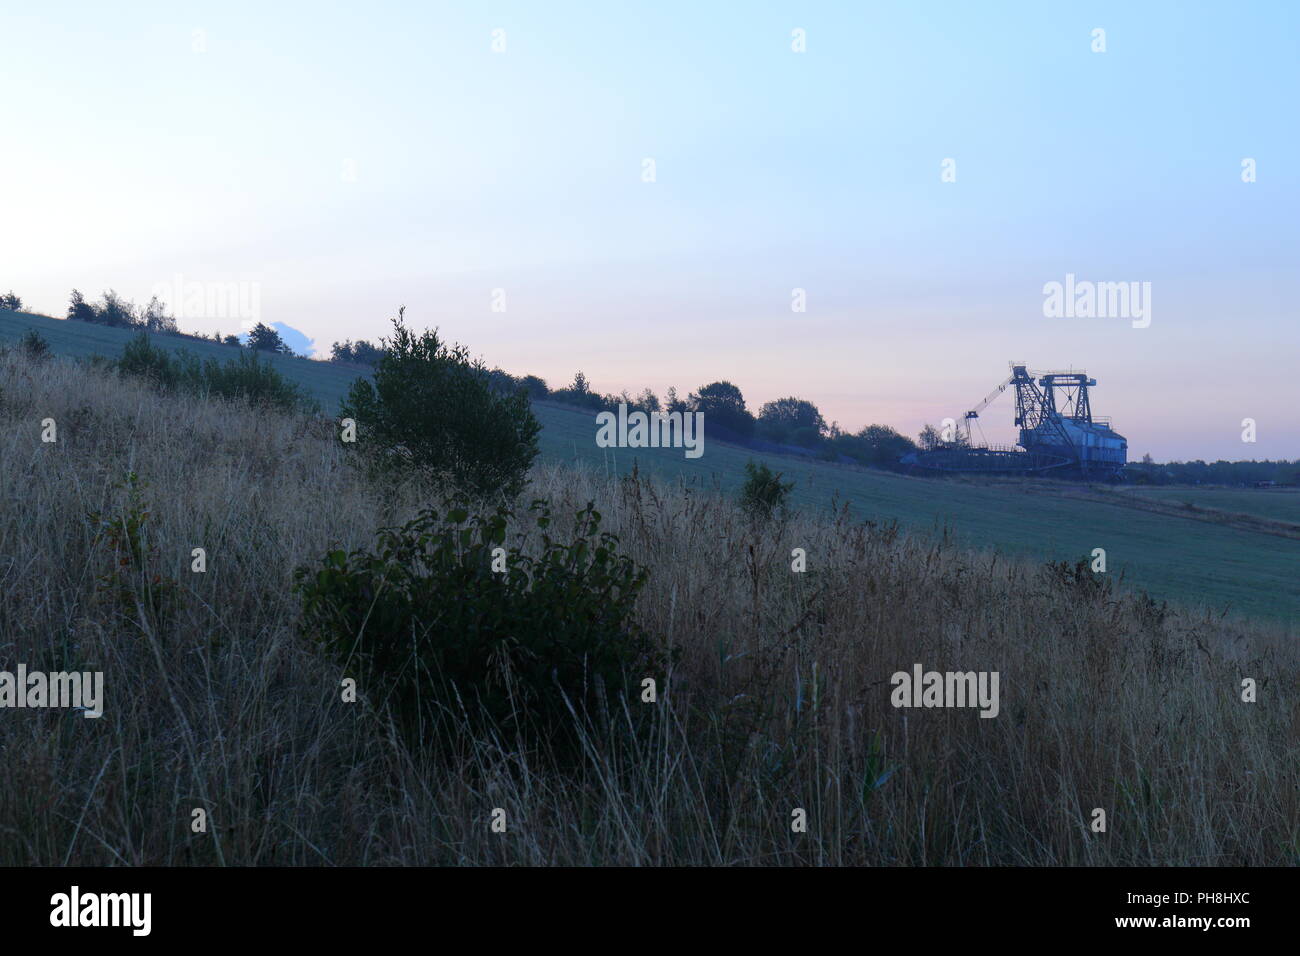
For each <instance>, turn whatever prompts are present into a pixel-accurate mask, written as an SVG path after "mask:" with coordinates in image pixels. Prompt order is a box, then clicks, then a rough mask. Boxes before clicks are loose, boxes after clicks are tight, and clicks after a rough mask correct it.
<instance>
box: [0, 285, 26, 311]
mask: <svg viewBox="0 0 1300 956" xmlns="http://www.w3.org/2000/svg"><path fill="white" fill-rule="evenodd" d="M0 309H8V310H9V311H10V312H21V311H22V309H23V300H22V299H20V298H18V296H16V295H14V290H13V289H10V290H9V292H8V294H7V295H0Z"/></svg>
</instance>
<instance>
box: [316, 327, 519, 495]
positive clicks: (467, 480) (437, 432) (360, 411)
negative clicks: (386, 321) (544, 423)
mask: <svg viewBox="0 0 1300 956" xmlns="http://www.w3.org/2000/svg"><path fill="white" fill-rule="evenodd" d="M403 315H404V311H403V312H399V313H398V316H397V318H396V319H394V320H393V337H392V338H391V339H384V340H383V343H382V344H383V352H382V354H381V355H380V356H379V360H378V364H377V365H376V368H375V374H374V381H373V383H372V382H371V381H370V380H368V379H357V381H356V382H354V383H353V385H352V388H351V390H350V391H349V392H348V396H347V399H346V400H345V401H344V402H343V403H342V406H341V414H342V416H343V417H345V418H353V419H355V420H356V422H357V426H358V441H357V442H355V443H353V444H350V445H349V446H348V447H349V448H350V449H353V450H354V451H356V452H359V453H362V454H364V455H366V462H365V463H366V465H367V466H368V467H369V469H370V471H371V473H372V476H374V477H380V478H398V479H401V478H408V477H414V478H416V479H417V480H420V481H422V482H425V483H429V482H431V481H433V480H436V479H450V480H451V481H452V482H453V483H454V484H455V485H456V486H457V487H458V488H459V489H461V490H463V491H465V492H468V493H470V494H472V495H476V496H487V495H493V494H504V495H507V496H513V495H516V494H518V493H519V491H520V490H521V489H522V488H523V486H524V483H525V481H526V480H527V477H528V469H529V468H530V467H531V466H532V463H533V459H534V458H536V457H537V454H538V447H537V434H538V432H539V431H541V425H540V424H539V423H538V421H537V419H536V418H535V417H534V416H533V413H532V409H531V407H530V406H529V401H528V396H527V393H525V392H523V391H516V392H515V393H513V394H509V395H503V394H500V393H498V392H496V391H494V390H493V389H492V386H491V382H490V377H489V373H488V371H487V370H486V369H485V368H484V367H483V364H482V363H481V362H471V361H470V359H469V355H468V352H467V350H466V349H465V348H464V347H462V346H455V347H448V346H447V345H446V344H444V343H443V342H442V340H441V339H439V338H438V333H437V332H436V331H433V332H425V333H423V334H421V335H416V334H415V333H413V332H411V331H410V330H409V329H407V328H406V326H405V325H404V324H403Z"/></svg>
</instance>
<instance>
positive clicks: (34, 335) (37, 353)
mask: <svg viewBox="0 0 1300 956" xmlns="http://www.w3.org/2000/svg"><path fill="white" fill-rule="evenodd" d="M18 347H19V348H20V349H22V352H23V355H25V356H27V358H29V359H30V360H31V361H33V362H44V361H45V360H46V359H47V358H49V357H50V343H49V342H47V341H45V338H44V337H43V336H42V335H41V333H39V332H37V331H36V330H35V329H28V330H27V331H26V332H24V333H23V337H22V339H20V340H19V342H18Z"/></svg>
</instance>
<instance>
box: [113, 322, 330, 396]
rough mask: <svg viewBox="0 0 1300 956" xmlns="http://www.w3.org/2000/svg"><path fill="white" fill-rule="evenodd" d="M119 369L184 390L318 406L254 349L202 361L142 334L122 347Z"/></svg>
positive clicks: (163, 385) (209, 394)
mask: <svg viewBox="0 0 1300 956" xmlns="http://www.w3.org/2000/svg"><path fill="white" fill-rule="evenodd" d="M117 369H118V372H119V373H120V374H121V375H124V376H131V377H135V378H143V379H146V380H148V381H150V382H152V383H153V384H155V385H157V386H158V387H159V388H162V389H164V390H167V391H174V390H183V391H188V392H193V393H196V394H200V395H206V396H212V397H215V398H223V399H226V400H227V401H247V402H249V403H251V404H253V405H262V406H272V407H275V408H280V409H283V410H285V411H307V412H314V411H317V410H318V407H319V406H318V403H317V402H316V401H315V400H314V399H312V398H311V397H310V396H308V395H307V394H306V393H305V392H303V390H302V389H301V388H300V387H299V386H298V385H295V384H294V383H292V382H290V381H289V380H288V379H286V378H285V377H284V376H283V375H281V374H280V373H279V372H278V371H276V370H275V368H274V367H273V366H272V365H271V364H270V363H269V362H265V361H263V360H262V359H260V358H259V357H258V355H257V353H256V352H254V351H244V352H241V353H240V355H239V357H238V358H236V359H233V360H230V361H227V362H225V363H224V364H222V363H220V362H218V361H216V360H215V359H207V360H206V361H203V362H200V361H199V359H198V357H197V356H195V355H193V354H192V353H190V352H188V351H186V350H184V349H178V350H177V351H175V352H169V351H167V350H166V349H159V348H154V346H153V345H151V344H150V342H149V336H148V335H146V334H145V333H143V332H141V333H140V334H139V335H137V336H136V337H135V338H133V339H132V340H131V341H130V342H128V343H127V345H126V348H124V349H123V350H122V357H121V358H119V359H118V361H117Z"/></svg>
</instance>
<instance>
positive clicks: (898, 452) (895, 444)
mask: <svg viewBox="0 0 1300 956" xmlns="http://www.w3.org/2000/svg"><path fill="white" fill-rule="evenodd" d="M488 375H489V377H490V379H491V382H492V386H493V387H494V388H496V389H497V390H499V391H510V392H513V391H520V390H522V391H525V392H527V393H528V396H529V397H530V398H531V399H533V400H534V401H551V402H557V403H560V404H563V405H570V406H573V407H576V408H584V409H589V410H591V411H592V412H602V411H616V410H617V409H618V406H619V405H627V407H628V409H629V411H641V412H646V413H647V414H649V413H651V412H669V413H671V412H702V413H703V414H704V429H705V434H706V435H707V436H709V437H712V438H715V439H719V440H722V441H727V442H732V443H735V444H739V445H745V446H747V447H750V448H753V449H755V450H758V451H771V452H782V453H786V454H800V455H807V456H810V457H816V458H820V459H823V460H826V461H842V462H854V463H858V464H863V465H876V466H891V465H894V464H896V463H897V461H898V459H899V458H900V457H902V456H903V455H904V454H906V453H907V452H910V451H914V450H915V449H916V444H915V443H914V442H913V441H912V440H911V439H910V438H907V437H906V436H904V435H900V434H899V433H898V432H897V431H895V430H894V429H893V428H890V427H889V426H888V425H868V426H866V427H865V428H863V429H861V430H859V431H857V432H847V431H844V430H842V429H841V428H840V427H839V425H838V424H837V423H835V422H832V423H831V424H829V425H827V424H826V419H825V418H823V417H822V413H821V411H820V410H819V409H818V408H817V406H816V405H814V404H813V403H812V402H810V401H808V400H807V399H803V398H795V397H793V396H791V397H788V398H779V399H777V400H775V401H771V402H767V403H765V404H764V405H763V406H762V407H761V408H760V409H759V410H758V414H757V415H755V414H754V413H753V412H751V411H750V410H749V408H748V407H747V405H746V403H745V396H744V394H743V393H742V392H741V390H740V389H739V388H738V387H737V386H736V385H734V384H732V383H731V382H728V381H719V382H712V383H710V384H708V385H702V386H700V388H699V389H698V390H696V391H694V392H690V393H688V394H687V395H686V397H685V398H683V397H682V396H681V395H680V394H679V393H678V391H677V389H676V388H675V387H673V388H669V389H668V392H667V393H666V394H665V395H664V397H663V398H662V399H661V398H660V397H659V396H658V395H657V394H656V393H655V392H654V391H653V390H652V389H649V388H646V389H642V390H641V392H639V393H638V394H636V395H632V394H631V393H630V392H628V391H627V390H626V389H625V390H624V391H622V392H621V393H619V394H617V395H615V394H612V393H606V394H601V393H599V392H596V391H593V390H592V389H591V386H590V385H589V383H588V382H587V377H586V376H585V375H584V374H583V373H582V372H578V373H577V374H575V375H574V377H573V381H572V382H571V383H570V384H569V385H566V386H564V387H563V388H556V389H552V388H550V387H549V386H548V385H547V384H546V382H545V381H544V380H543V379H541V378H538V377H537V376H536V375H524V376H519V377H516V376H513V375H511V374H510V373H509V372H505V371H503V370H501V369H499V368H494V369H492V370H491V371H490V372H489V373H488Z"/></svg>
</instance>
